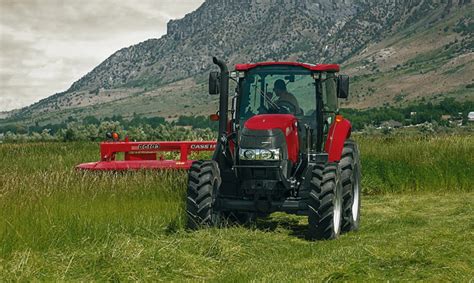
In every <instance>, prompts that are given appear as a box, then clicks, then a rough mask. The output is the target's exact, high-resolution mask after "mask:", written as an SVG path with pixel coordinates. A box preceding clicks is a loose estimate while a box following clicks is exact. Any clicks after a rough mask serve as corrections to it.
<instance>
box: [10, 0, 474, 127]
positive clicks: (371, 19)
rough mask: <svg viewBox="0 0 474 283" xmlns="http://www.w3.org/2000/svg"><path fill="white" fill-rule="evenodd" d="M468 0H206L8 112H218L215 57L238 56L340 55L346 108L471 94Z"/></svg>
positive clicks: (30, 115) (17, 116) (19, 116)
mask: <svg viewBox="0 0 474 283" xmlns="http://www.w3.org/2000/svg"><path fill="white" fill-rule="evenodd" d="M473 15H474V5H473V4H472V3H471V1H470V0H420V1H412V0H387V1H368V0H344V1H337V2H336V1H332V0H298V1H296V0H243V1H230V0H207V1H205V3H203V4H202V6H200V7H199V8H198V9H197V10H196V11H194V12H192V13H190V14H188V15H186V16H185V17H184V18H182V19H179V20H172V21H170V22H169V23H168V31H167V34H166V35H164V36H163V37H161V38H159V39H150V40H147V41H145V42H142V43H139V44H137V45H133V46H130V47H128V48H123V49H121V50H119V51H117V52H115V53H114V54H113V55H111V56H110V57H109V58H108V59H106V60H105V61H104V62H102V63H101V64H100V65H98V66H97V67H96V68H94V69H93V70H92V71H91V72H89V73H88V74H86V75H85V76H84V77H82V78H81V79H79V80H78V81H76V82H74V83H73V84H72V86H71V87H70V88H69V89H68V90H67V91H65V92H63V93H58V94H55V95H53V96H51V97H49V98H46V99H44V100H41V101H39V102H38V103H35V104H33V105H31V106H29V107H25V108H23V109H20V110H18V111H15V112H14V114H12V115H10V116H11V117H10V118H9V119H7V120H6V121H5V122H8V121H23V122H25V121H26V122H29V123H32V122H37V123H46V122H51V121H60V120H64V119H65V118H66V117H68V116H77V117H84V116H87V115H94V116H99V117H105V116H112V115H114V114H120V115H123V116H131V115H132V114H133V113H137V114H142V115H146V116H162V117H167V118H173V117H176V116H178V115H198V114H202V113H212V112H214V111H215V110H216V109H217V101H216V99H215V98H214V97H210V96H208V95H206V94H205V93H206V85H205V81H206V80H205V76H206V74H207V73H208V72H209V70H210V69H211V68H213V66H212V65H211V59H210V58H211V56H218V57H221V58H224V59H225V60H227V61H228V62H229V63H230V64H229V65H232V64H234V63H242V62H257V61H274V60H280V61H281V60H292V61H303V62H311V63H318V62H326V63H332V62H335V63H341V64H342V69H343V72H346V73H348V74H350V75H352V76H353V80H352V81H353V84H352V94H351V99H350V100H349V101H348V102H347V103H345V106H347V107H356V108H368V107H376V106H383V105H402V104H407V103H412V102H414V101H423V99H424V100H433V99H435V100H436V99H441V98H443V97H446V96H455V97H456V98H458V99H474V95H473V93H472V88H466V86H467V85H469V84H472V83H473V82H472V73H474V70H473V69H474V64H473V61H474V40H473V32H474V21H473Z"/></svg>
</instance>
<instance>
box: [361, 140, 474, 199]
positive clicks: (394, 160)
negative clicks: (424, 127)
mask: <svg viewBox="0 0 474 283" xmlns="http://www.w3.org/2000/svg"><path fill="white" fill-rule="evenodd" d="M356 140H357V141H358V142H359V144H360V151H361V160H362V172H363V186H364V192H365V193H381V192H406V191H446V192H452V191H472V190H473V189H474V180H473V176H474V137H473V136H472V135H456V136H448V135H446V136H437V137H436V136H435V137H423V136H402V137H401V136H388V137H384V136H379V137H356Z"/></svg>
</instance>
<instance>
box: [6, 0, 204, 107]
mask: <svg viewBox="0 0 474 283" xmlns="http://www.w3.org/2000/svg"><path fill="white" fill-rule="evenodd" d="M203 2H204V0H140V1H132V0H120V1H114V0H81V1H77V0H62V1H61V0H36V1H35V0H0V111H6V110H12V109H17V108H21V107H24V106H28V105H30V104H32V103H34V102H36V101H38V100H40V99H42V98H46V97H48V96H50V95H53V94H54V93H58V92H61V91H65V90H66V89H68V88H69V87H70V86H71V84H72V83H73V82H75V81H76V80H78V79H80V78H81V77H82V76H84V75H85V74H87V73H88V72H89V71H91V70H92V69H93V68H94V67H95V66H97V65H98V64H100V63H101V62H102V61H104V60H105V59H107V57H109V56H110V55H112V53H114V52H115V51H117V50H119V49H121V48H123V47H128V46H130V45H133V44H137V43H139V42H142V41H145V40H147V39H150V38H159V37H161V36H162V35H163V34H165V33H166V23H167V22H168V21H169V20H170V19H178V18H182V17H183V16H184V15H185V14H187V13H190V12H192V11H194V10H195V9H196V8H198V7H199V6H200V5H201V4H202V3H203Z"/></svg>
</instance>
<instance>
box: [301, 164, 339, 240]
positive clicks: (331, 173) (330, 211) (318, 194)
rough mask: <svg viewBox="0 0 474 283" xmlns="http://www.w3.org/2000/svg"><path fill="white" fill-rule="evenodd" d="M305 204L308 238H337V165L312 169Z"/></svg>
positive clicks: (317, 166) (322, 165) (325, 165)
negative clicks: (306, 208) (306, 206)
mask: <svg viewBox="0 0 474 283" xmlns="http://www.w3.org/2000/svg"><path fill="white" fill-rule="evenodd" d="M307 204H308V210H309V211H308V224H309V228H308V238H310V239H316V240H329V239H335V238H337V237H338V236H339V234H340V232H341V218H342V183H341V181H340V170H339V166H338V164H337V163H327V164H318V165H316V166H315V167H314V169H313V172H312V179H311V182H310V191H309V196H308V198H307Z"/></svg>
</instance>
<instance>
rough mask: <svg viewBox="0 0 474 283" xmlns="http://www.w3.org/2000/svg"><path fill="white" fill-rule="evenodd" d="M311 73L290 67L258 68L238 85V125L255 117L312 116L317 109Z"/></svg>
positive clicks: (250, 72)
mask: <svg viewBox="0 0 474 283" xmlns="http://www.w3.org/2000/svg"><path fill="white" fill-rule="evenodd" d="M314 82H315V81H314V79H313V77H312V76H311V71H309V70H307V69H304V68H301V67H292V66H278V67H274V66H271V67H259V68H255V69H252V70H251V71H249V72H248V73H247V74H246V76H245V78H244V79H243V81H242V82H241V94H240V95H241V99H240V120H241V122H243V121H245V120H247V119H248V118H250V117H252V116H254V115H257V114H268V113H282V114H293V115H295V116H297V117H303V116H311V115H312V114H313V113H314V111H315V109H316V98H315V97H316V96H315V86H314Z"/></svg>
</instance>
